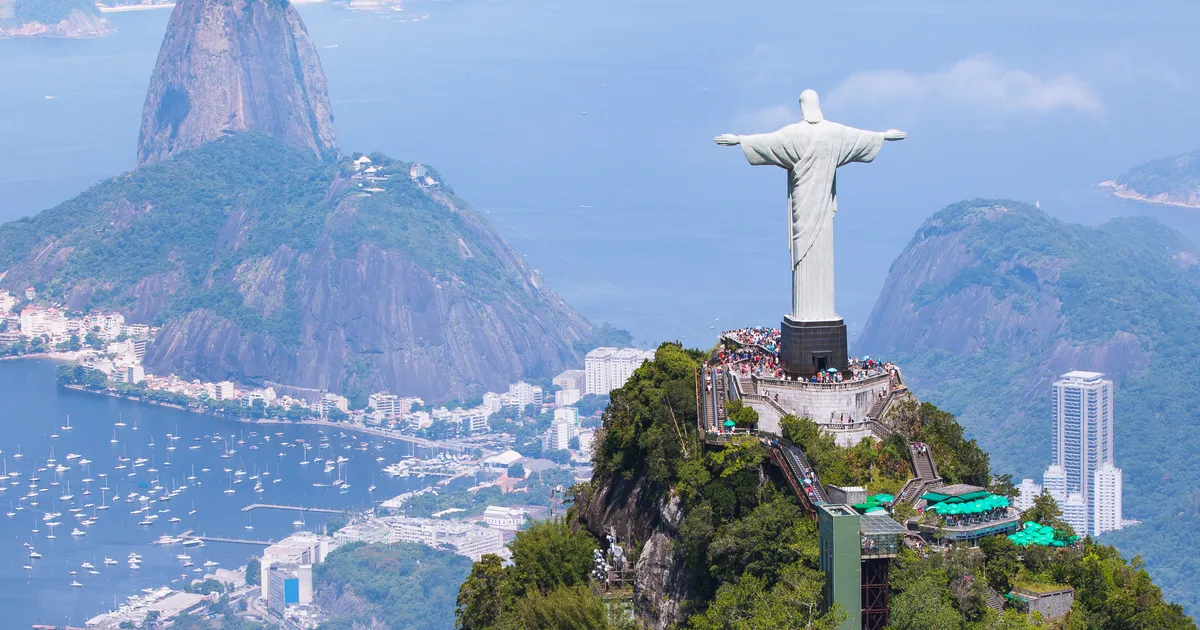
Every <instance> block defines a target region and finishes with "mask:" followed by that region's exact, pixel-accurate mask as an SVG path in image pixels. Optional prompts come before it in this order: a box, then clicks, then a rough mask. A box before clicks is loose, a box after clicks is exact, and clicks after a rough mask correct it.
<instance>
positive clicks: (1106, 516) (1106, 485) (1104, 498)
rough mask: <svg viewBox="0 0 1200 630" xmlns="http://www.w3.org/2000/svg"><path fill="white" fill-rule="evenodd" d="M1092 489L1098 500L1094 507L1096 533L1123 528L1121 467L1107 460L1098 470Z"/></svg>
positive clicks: (1093, 517) (1093, 520)
mask: <svg viewBox="0 0 1200 630" xmlns="http://www.w3.org/2000/svg"><path fill="white" fill-rule="evenodd" d="M1092 489H1093V490H1094V491H1095V493H1096V500H1095V501H1094V502H1093V506H1094V507H1093V508H1092V531H1094V532H1095V534H1097V535H1098V534H1101V533H1103V532H1107V531H1112V530H1114V529H1121V518H1122V515H1121V469H1120V468H1117V467H1116V466H1113V465H1112V463H1111V462H1105V463H1103V464H1101V465H1100V468H1098V469H1097V470H1096V473H1095V476H1094V480H1093V482H1092Z"/></svg>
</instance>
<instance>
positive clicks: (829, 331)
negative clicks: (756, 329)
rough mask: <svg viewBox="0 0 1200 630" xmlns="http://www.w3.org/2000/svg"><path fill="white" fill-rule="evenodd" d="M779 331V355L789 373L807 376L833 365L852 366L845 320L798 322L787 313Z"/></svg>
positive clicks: (835, 367)
mask: <svg viewBox="0 0 1200 630" xmlns="http://www.w3.org/2000/svg"><path fill="white" fill-rule="evenodd" d="M779 332H780V343H779V359H780V361H781V362H782V363H783V369H784V371H786V372H787V373H788V374H789V375H792V376H801V377H807V376H813V375H814V374H816V373H817V372H823V371H827V370H829V369H831V368H832V369H835V370H838V371H839V372H844V371H846V370H847V369H848V368H849V366H850V356H849V355H850V352H849V345H848V342H847V338H846V322H845V321H844V320H841V319H836V320H830V321H820V322H798V321H794V320H793V319H792V318H790V317H786V316H785V317H784V318H783V324H782V325H781V326H780V330H779Z"/></svg>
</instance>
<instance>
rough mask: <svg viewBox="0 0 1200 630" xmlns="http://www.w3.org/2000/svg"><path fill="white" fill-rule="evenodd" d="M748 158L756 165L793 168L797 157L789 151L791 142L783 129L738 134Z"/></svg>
mask: <svg viewBox="0 0 1200 630" xmlns="http://www.w3.org/2000/svg"><path fill="white" fill-rule="evenodd" d="M738 139H739V140H741V144H742V152H743V153H745V154H746V160H747V161H749V162H750V164H752V165H754V166H768V165H769V166H778V167H781V168H788V169H790V168H792V167H793V166H795V159H794V158H793V157H792V155H791V154H790V153H789V151H788V147H789V146H790V143H789V142H788V139H787V136H786V135H785V134H784V132H783V131H782V130H780V131H774V132H771V133H756V134H753V135H749V136H738Z"/></svg>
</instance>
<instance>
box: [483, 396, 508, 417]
mask: <svg viewBox="0 0 1200 630" xmlns="http://www.w3.org/2000/svg"><path fill="white" fill-rule="evenodd" d="M483 406H484V407H486V408H487V410H488V413H489V414H493V413H500V410H501V409H503V408H504V403H503V402H502V401H501V400H500V394H497V393H496V392H488V393H486V394H484V395H483Z"/></svg>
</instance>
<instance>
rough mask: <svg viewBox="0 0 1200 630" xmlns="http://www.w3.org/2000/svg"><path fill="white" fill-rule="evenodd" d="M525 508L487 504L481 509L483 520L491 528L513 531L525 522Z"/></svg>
mask: <svg viewBox="0 0 1200 630" xmlns="http://www.w3.org/2000/svg"><path fill="white" fill-rule="evenodd" d="M525 518H526V517H525V510H522V509H519V508H507V507H500V506H498V505H489V506H487V508H486V509H485V510H484V511H483V522H484V523H487V524H488V527H490V528H492V529H500V530H504V531H509V532H515V531H517V530H518V529H521V526H522V525H524V524H525Z"/></svg>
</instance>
